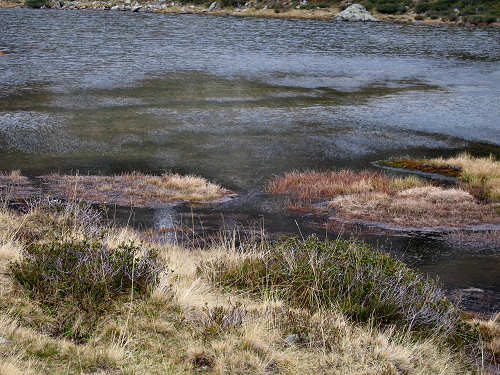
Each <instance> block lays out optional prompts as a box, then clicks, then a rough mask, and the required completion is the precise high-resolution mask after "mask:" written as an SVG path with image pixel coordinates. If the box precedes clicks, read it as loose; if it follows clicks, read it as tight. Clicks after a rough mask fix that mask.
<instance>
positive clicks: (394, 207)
mask: <svg viewBox="0 0 500 375" xmlns="http://www.w3.org/2000/svg"><path fill="white" fill-rule="evenodd" d="M485 164H486V165H487V166H489V165H490V164H489V163H485ZM494 166H495V168H496V167H498V163H496V164H494ZM443 168H445V169H446V170H450V169H451V168H450V167H448V166H446V167H443ZM457 168H458V167H454V169H452V171H456V170H457ZM473 173H474V174H473ZM490 173H491V174H490ZM494 173H496V170H494V171H491V169H488V168H487V167H484V168H483V169H480V168H474V167H471V168H470V176H471V177H467V178H468V179H469V181H471V182H470V185H467V186H465V185H460V186H457V187H452V188H444V187H440V186H435V185H434V184H433V183H432V182H430V181H428V180H423V179H420V178H417V177H415V176H408V177H404V178H403V177H393V176H389V175H387V174H385V173H382V172H372V171H361V172H355V171H350V170H341V171H338V172H335V171H333V172H315V171H307V172H290V173H287V174H285V175H284V176H277V177H275V178H273V179H272V180H271V181H270V182H269V184H268V187H267V191H268V192H270V193H274V194H288V195H289V196H290V199H291V201H290V207H291V208H297V207H298V208H301V209H306V210H311V209H312V204H313V203H315V202H318V201H328V204H327V206H328V207H329V208H330V209H333V210H334V215H335V216H336V217H341V218H346V219H361V220H366V221H375V222H386V223H393V224H396V225H399V226H405V227H408V226H411V227H428V226H448V227H461V226H468V225H480V224H484V223H490V224H499V223H500V215H499V209H500V206H499V203H498V202H495V201H485V200H484V199H483V196H484V194H483V193H474V189H475V188H476V186H478V184H479V183H480V184H481V189H483V190H484V189H486V190H487V191H488V194H489V196H490V197H495V195H494V191H496V190H495V189H496V188H495V184H496V180H497V178H496V177H494V176H495V174H494ZM467 176H469V175H467ZM472 176H473V177H472ZM484 176H488V177H486V178H485V177H484ZM464 178H465V177H464ZM477 181H482V182H477ZM469 186H470V188H469Z"/></svg>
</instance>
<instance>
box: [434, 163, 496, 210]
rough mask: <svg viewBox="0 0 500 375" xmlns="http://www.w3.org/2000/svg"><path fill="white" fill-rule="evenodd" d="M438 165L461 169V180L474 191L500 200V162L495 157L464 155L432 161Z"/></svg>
mask: <svg viewBox="0 0 500 375" xmlns="http://www.w3.org/2000/svg"><path fill="white" fill-rule="evenodd" d="M430 161H431V163H435V164H437V165H452V166H456V167H458V168H460V169H461V173H460V179H461V180H462V181H464V182H465V183H466V184H467V185H468V186H470V188H471V189H473V190H479V191H480V192H484V194H485V195H486V196H488V197H489V198H491V199H493V200H500V161H498V160H496V159H495V157H494V156H493V155H490V157H487V158H477V157H474V156H471V155H470V154H468V153H462V154H460V155H458V156H456V157H452V158H446V159H443V158H438V159H431V160H430Z"/></svg>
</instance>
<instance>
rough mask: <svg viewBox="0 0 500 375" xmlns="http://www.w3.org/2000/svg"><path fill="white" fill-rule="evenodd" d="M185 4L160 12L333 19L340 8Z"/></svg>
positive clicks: (160, 11)
mask: <svg viewBox="0 0 500 375" xmlns="http://www.w3.org/2000/svg"><path fill="white" fill-rule="evenodd" d="M183 8H184V7H183V6H174V7H168V8H164V9H160V10H159V11H158V13H183V12H187V13H195V14H207V15H216V16H234V17H261V18H296V19H316V20H328V19H332V18H333V17H335V16H336V15H337V14H338V13H339V11H340V10H339V9H338V8H322V9H308V10H305V9H294V8H290V9H280V10H279V12H275V11H274V9H256V8H247V10H244V9H239V8H223V9H215V10H213V11H211V12H207V8H206V7H200V6H195V7H194V8H190V7H187V8H186V9H185V10H183Z"/></svg>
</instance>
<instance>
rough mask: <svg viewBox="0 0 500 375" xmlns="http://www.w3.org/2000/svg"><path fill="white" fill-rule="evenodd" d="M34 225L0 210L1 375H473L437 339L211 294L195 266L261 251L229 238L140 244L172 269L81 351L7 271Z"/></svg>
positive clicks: (114, 235)
mask: <svg viewBox="0 0 500 375" xmlns="http://www.w3.org/2000/svg"><path fill="white" fill-rule="evenodd" d="M51 215H52V214H51ZM34 217H35V216H33V214H29V213H28V214H20V213H13V212H12V211H9V210H7V209H2V210H0V223H2V224H1V227H0V248H1V249H2V252H1V254H2V256H1V257H0V336H1V337H3V338H5V339H7V340H8V342H7V343H6V344H3V345H2V344H0V374H1V375H4V374H5V375H17V374H21V373H22V374H56V373H57V374H63V375H64V374H91V373H93V374H109V375H113V374H138V375H143V374H181V373H182V374H196V373H200V372H201V373H210V374H304V373H307V372H315V373H317V374H339V375H340V374H343V375H344V374H345V375H355V374H356V375H357V374H374V375H375V374H394V375H396V374H407V375H417V374H447V375H454V374H457V375H458V374H467V373H470V374H472V373H473V372H474V371H475V370H474V371H473V370H471V369H468V367H467V363H466V359H465V357H463V356H462V355H461V354H460V353H454V352H452V351H451V350H450V349H449V348H447V347H446V346H442V342H440V341H439V337H434V338H428V339H417V338H415V337H411V336H410V335H409V334H407V333H401V332H399V331H396V330H395V329H393V328H391V327H388V328H386V329H381V328H378V327H376V326H375V325H373V326H370V325H368V326H366V325H358V324H354V323H353V322H350V321H349V320H347V319H346V318H345V317H344V316H342V315H341V314H339V313H338V312H336V310H334V309H327V310H320V311H317V312H316V313H314V314H311V313H310V312H307V311H305V310H301V309H291V308H289V307H288V306H287V305H286V304H284V303H283V302H281V301H279V300H270V299H268V300H255V299H250V298H248V297H246V296H245V295H242V294H235V293H231V292H227V291H223V290H220V289H218V288H216V287H214V286H213V285H212V284H210V283H209V282H208V281H207V280H206V279H204V278H202V277H201V276H200V274H199V273H198V272H197V266H198V265H199V264H200V262H201V261H202V260H204V261H205V263H206V261H209V260H210V259H219V260H220V259H223V260H224V261H225V262H241V261H242V260H243V259H244V258H245V257H247V256H252V254H256V253H257V252H259V251H261V249H260V248H259V245H258V244H257V243H255V244H254V245H253V247H247V248H246V250H247V251H246V252H241V251H240V249H238V248H237V246H236V243H237V241H236V236H234V237H233V238H226V239H225V240H224V241H221V242H220V243H219V244H214V245H213V247H212V248H211V249H208V250H203V251H202V250H196V249H186V248H183V247H180V246H176V245H171V244H167V245H165V244H163V245H160V244H155V243H149V244H147V243H143V246H145V247H149V246H154V247H156V248H157V249H158V250H159V251H160V254H161V256H162V257H163V258H164V259H165V260H166V261H167V263H168V269H169V270H170V272H168V273H165V274H164V276H163V279H162V280H161V282H160V284H159V285H158V287H157V288H156V290H154V291H153V292H152V294H151V296H149V297H144V298H143V299H134V300H132V299H131V300H130V302H128V303H124V304H116V306H115V307H114V309H113V312H112V313H111V314H110V315H108V316H103V318H102V320H101V321H100V323H99V325H98V327H97V329H96V331H95V334H94V335H92V336H91V337H90V338H89V340H88V341H87V342H84V343H76V342H72V341H69V340H67V339H65V338H64V337H61V336H56V337H54V336H51V335H49V334H48V332H50V330H48V328H49V327H50V324H51V319H52V318H51V316H50V312H48V311H46V310H43V309H41V308H40V306H38V305H37V304H36V303H35V302H34V301H32V300H30V299H29V297H27V296H26V294H24V293H23V291H22V290H21V289H20V287H19V286H18V285H17V284H15V283H14V282H13V279H12V278H10V277H9V274H8V271H7V266H8V262H9V261H10V260H12V259H13V258H15V257H17V256H18V255H19V251H20V250H21V249H22V248H23V246H25V242H24V240H23V239H22V238H21V237H19V235H18V233H21V232H23V231H25V229H24V228H22V227H23V226H28V227H30V226H31V225H32V224H33V223H31V222H30V221H31V220H34ZM57 222H58V223H64V222H65V220H62V219H61V220H59V221H57ZM61 225H63V224H61ZM20 227H21V228H20ZM79 230H80V231H81V233H80V236H82V237H84V236H85V235H86V233H88V232H89V230H88V229H86V231H82V229H81V228H80V229H79V228H78V227H73V229H72V230H71V231H70V230H60V232H61V233H63V234H62V236H68V237H73V236H75V235H78V233H77V232H78V231H79ZM103 233H105V238H104V241H105V242H106V243H107V244H108V245H109V246H111V247H113V246H115V245H116V244H120V243H123V242H127V241H134V242H136V243H137V242H138V241H140V239H141V238H142V236H140V234H138V233H136V232H135V231H133V230H132V229H130V228H116V229H109V230H107V231H105V232H103ZM42 240H43V239H42ZM248 246H250V245H248ZM235 306H238V309H241V311H242V312H244V314H243V315H242V316H243V318H242V319H241V322H237V324H235V325H234V326H228V327H226V328H223V329H220V330H219V331H217V333H216V334H207V333H206V332H207V326H210V325H211V324H215V323H216V322H212V321H211V320H210V316H212V315H210V314H211V312H213V311H217V309H222V310H220V311H230V310H231V309H232V308H234V307H235ZM291 324H292V326H293V327H292V328H294V329H295V328H297V327H298V328H299V329H300V331H301V332H307V333H308V334H309V335H310V337H312V338H313V339H312V340H310V341H309V342H307V343H306V344H301V343H291V344H288V343H287V342H285V338H286V337H287V336H288V335H289V334H290V332H291V331H290V329H291ZM485 324H488V327H489V325H490V324H491V323H485ZM210 332H211V331H210Z"/></svg>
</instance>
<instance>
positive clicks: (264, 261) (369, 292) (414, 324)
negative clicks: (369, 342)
mask: <svg viewBox="0 0 500 375" xmlns="http://www.w3.org/2000/svg"><path fill="white" fill-rule="evenodd" d="M199 270H200V272H203V273H204V274H205V275H206V276H207V277H208V278H209V279H210V280H211V281H212V282H214V283H215V284H217V285H219V286H221V287H225V288H235V289H240V290H245V291H248V292H250V293H251V294H253V295H256V296H260V297H264V296H269V295H271V296H274V297H276V298H278V299H282V300H284V301H285V302H288V303H290V304H291V305H292V306H294V307H297V308H305V309H308V310H310V311H316V310H318V309H323V308H331V307H337V308H340V311H341V312H343V313H345V314H346V315H347V316H349V317H350V318H352V319H355V320H357V321H362V322H367V321H369V320H370V319H374V320H375V322H378V323H382V324H396V325H399V326H404V327H405V328H408V329H413V328H418V329H431V330H433V331H439V332H441V333H442V334H444V335H447V334H449V333H451V332H453V333H456V332H454V331H456V330H457V329H459V325H460V310H459V309H458V308H457V307H456V306H455V305H454V304H452V303H450V302H449V301H448V300H446V298H445V295H444V292H443V291H442V290H441V289H440V287H439V286H438V285H437V284H436V283H435V282H434V281H433V280H431V279H430V278H426V277H424V276H423V275H421V274H419V273H417V272H415V271H413V270H411V269H409V268H408V267H407V266H406V265H405V264H404V263H402V262H400V261H398V260H396V259H394V258H392V257H390V256H389V255H386V254H383V253H381V252H378V251H375V250H373V249H372V248H370V247H369V246H368V245H366V244H364V243H361V242H358V241H355V240H349V241H347V240H341V239H338V240H335V241H329V240H325V241H320V240H319V239H317V238H316V237H309V238H308V239H305V240H300V239H297V238H285V239H283V240H281V241H278V242H276V243H274V244H271V245H268V248H267V249H266V250H265V251H264V252H261V253H255V254H251V255H246V256H244V257H242V259H240V260H239V261H237V262H234V261H233V262H231V261H228V259H227V258H224V257H219V258H216V259H212V260H207V261H204V262H203V263H202V264H200V266H199Z"/></svg>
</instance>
